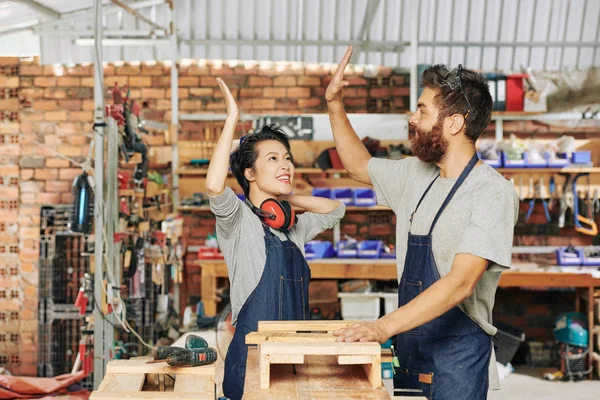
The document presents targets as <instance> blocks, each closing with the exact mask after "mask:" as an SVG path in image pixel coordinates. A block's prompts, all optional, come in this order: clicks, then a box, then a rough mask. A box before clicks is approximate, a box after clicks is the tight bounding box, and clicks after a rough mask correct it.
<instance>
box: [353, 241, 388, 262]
mask: <svg viewBox="0 0 600 400" xmlns="http://www.w3.org/2000/svg"><path fill="white" fill-rule="evenodd" d="M382 247H383V243H382V242H381V240H363V241H362V242H358V258H379V254H380V253H381V248H382Z"/></svg>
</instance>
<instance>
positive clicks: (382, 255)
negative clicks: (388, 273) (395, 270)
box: [379, 249, 396, 258]
mask: <svg viewBox="0 0 600 400" xmlns="http://www.w3.org/2000/svg"><path fill="white" fill-rule="evenodd" d="M379 258H396V253H386V252H384V251H383V249H382V250H381V253H380V254H379Z"/></svg>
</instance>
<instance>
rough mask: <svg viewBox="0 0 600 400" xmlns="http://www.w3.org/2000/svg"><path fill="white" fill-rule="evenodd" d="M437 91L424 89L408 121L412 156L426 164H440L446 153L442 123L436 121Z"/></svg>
mask: <svg viewBox="0 0 600 400" xmlns="http://www.w3.org/2000/svg"><path fill="white" fill-rule="evenodd" d="M436 94H437V90H434V89H430V88H425V89H424V90H423V94H421V97H419V102H418V109H417V111H416V112H415V113H414V114H413V115H412V116H411V117H410V120H409V121H408V125H409V130H410V133H412V134H414V137H413V138H412V139H411V143H412V150H413V154H414V155H415V156H417V157H419V159H420V160H421V161H424V162H427V163H435V164H438V163H440V162H441V161H442V160H443V159H444V157H445V156H446V152H447V151H448V146H449V143H448V140H447V139H446V138H445V137H444V122H443V121H438V116H439V114H438V108H437V106H436V105H435V103H434V98H435V95H436Z"/></svg>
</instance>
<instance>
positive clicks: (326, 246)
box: [304, 240, 335, 260]
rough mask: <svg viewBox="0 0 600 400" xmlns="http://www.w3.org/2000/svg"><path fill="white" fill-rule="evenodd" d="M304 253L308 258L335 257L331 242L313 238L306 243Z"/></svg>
mask: <svg viewBox="0 0 600 400" xmlns="http://www.w3.org/2000/svg"><path fill="white" fill-rule="evenodd" d="M304 255H305V257H306V259H307V260H314V259H318V258H331V257H335V250H334V248H333V245H332V244H331V242H327V241H325V242H322V241H320V240H311V241H310V242H308V243H306V244H305V245H304Z"/></svg>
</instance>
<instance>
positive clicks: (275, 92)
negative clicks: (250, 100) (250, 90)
mask: <svg viewBox="0 0 600 400" xmlns="http://www.w3.org/2000/svg"><path fill="white" fill-rule="evenodd" d="M285 92H286V89H285V88H274V87H268V88H264V89H263V96H264V97H275V98H278V97H286V95H285Z"/></svg>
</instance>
